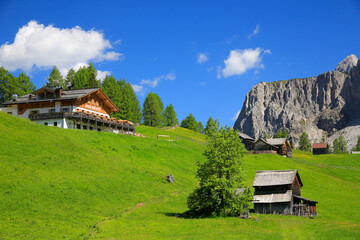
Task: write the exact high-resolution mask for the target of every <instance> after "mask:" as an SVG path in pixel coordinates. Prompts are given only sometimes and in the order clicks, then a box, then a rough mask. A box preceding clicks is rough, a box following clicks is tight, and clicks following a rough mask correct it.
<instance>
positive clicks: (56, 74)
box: [45, 66, 67, 89]
mask: <svg viewBox="0 0 360 240" xmlns="http://www.w3.org/2000/svg"><path fill="white" fill-rule="evenodd" d="M46 79H47V82H46V83H45V87H48V88H56V87H62V88H63V89H66V88H67V85H66V82H65V79H64V77H63V76H62V75H61V73H60V71H59V69H58V68H57V67H56V66H54V68H53V70H52V71H51V72H50V75H49V76H48V77H47V78H46Z"/></svg>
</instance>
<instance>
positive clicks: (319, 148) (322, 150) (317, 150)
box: [312, 143, 329, 155]
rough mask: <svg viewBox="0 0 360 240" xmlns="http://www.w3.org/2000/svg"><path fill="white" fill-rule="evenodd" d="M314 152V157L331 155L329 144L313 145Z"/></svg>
mask: <svg viewBox="0 0 360 240" xmlns="http://www.w3.org/2000/svg"><path fill="white" fill-rule="evenodd" d="M312 152H313V155H319V154H329V144H327V143H313V145H312Z"/></svg>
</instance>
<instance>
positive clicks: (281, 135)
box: [275, 129, 288, 138]
mask: <svg viewBox="0 0 360 240" xmlns="http://www.w3.org/2000/svg"><path fill="white" fill-rule="evenodd" d="M287 137H288V132H287V131H286V130H285V129H284V130H283V131H281V130H280V131H278V132H277V133H276V134H275V138H287Z"/></svg>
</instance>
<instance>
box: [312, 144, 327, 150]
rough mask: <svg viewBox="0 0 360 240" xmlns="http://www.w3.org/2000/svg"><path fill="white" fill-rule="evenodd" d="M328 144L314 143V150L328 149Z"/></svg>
mask: <svg viewBox="0 0 360 240" xmlns="http://www.w3.org/2000/svg"><path fill="white" fill-rule="evenodd" d="M327 145H328V144H327V143H313V145H312V148H315V149H316V148H327Z"/></svg>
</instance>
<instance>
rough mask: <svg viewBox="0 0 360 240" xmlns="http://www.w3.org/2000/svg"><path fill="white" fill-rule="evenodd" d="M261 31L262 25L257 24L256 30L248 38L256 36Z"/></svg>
mask: <svg viewBox="0 0 360 240" xmlns="http://www.w3.org/2000/svg"><path fill="white" fill-rule="evenodd" d="M259 32H260V25H256V27H255V29H254V31H253V32H252V33H250V34H249V35H248V39H249V40H250V39H251V38H252V37H255V36H256V35H257V34H258V33H259Z"/></svg>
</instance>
